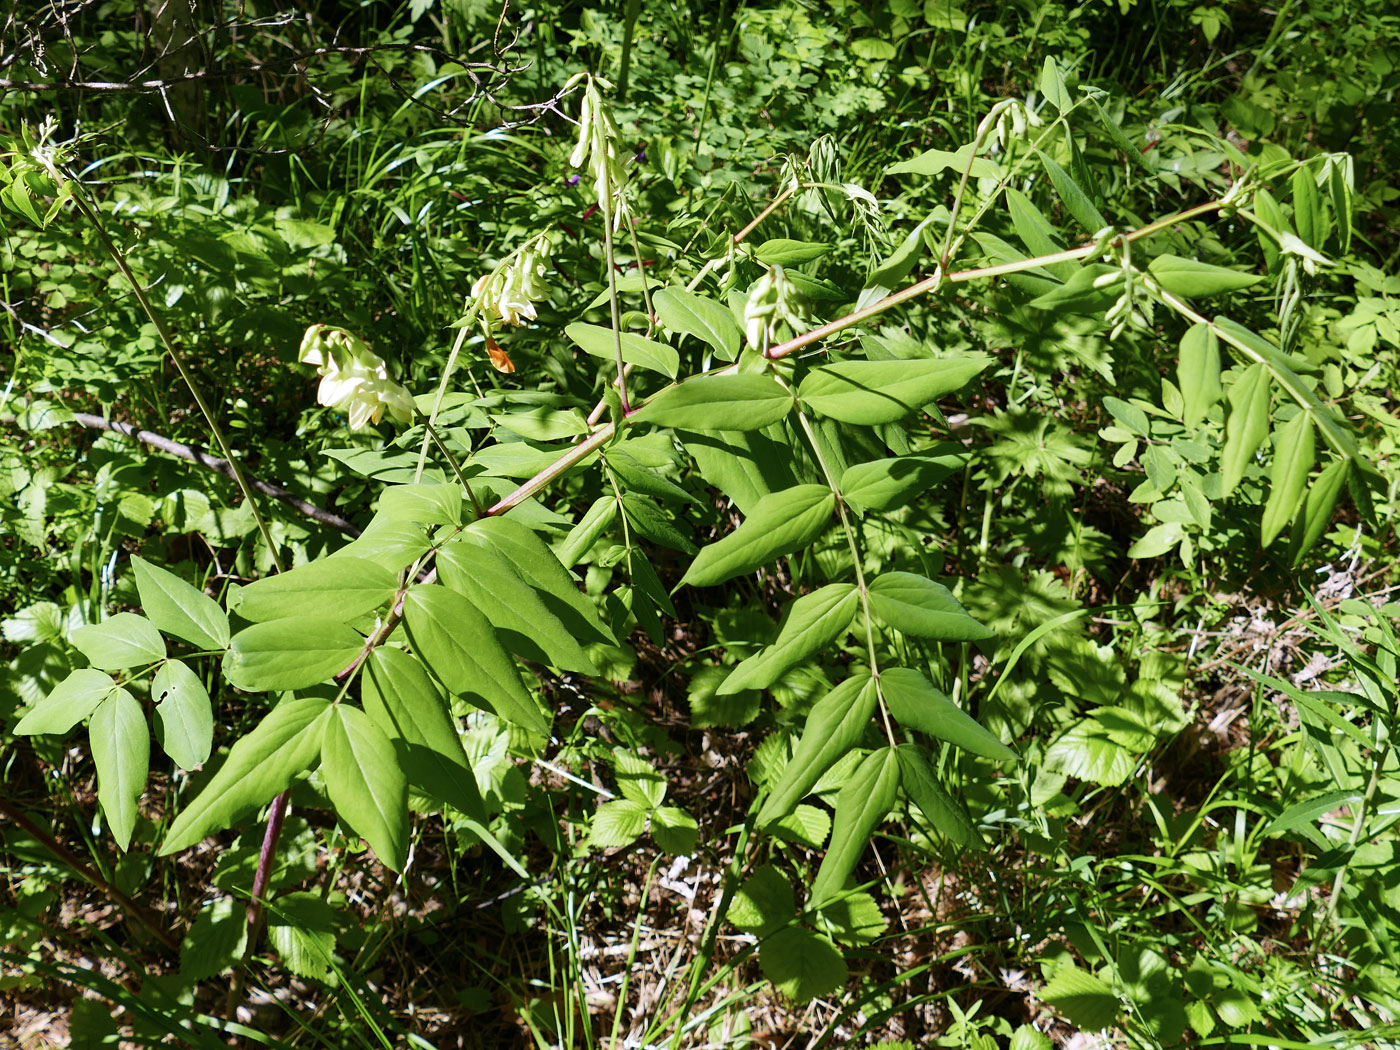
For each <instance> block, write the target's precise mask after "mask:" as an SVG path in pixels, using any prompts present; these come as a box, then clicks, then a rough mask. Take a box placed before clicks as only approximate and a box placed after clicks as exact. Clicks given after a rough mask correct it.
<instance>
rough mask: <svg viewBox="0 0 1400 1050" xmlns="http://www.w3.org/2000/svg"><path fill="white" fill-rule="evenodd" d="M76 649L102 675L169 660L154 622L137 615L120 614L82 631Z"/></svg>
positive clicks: (78, 632) (76, 636) (76, 634)
mask: <svg viewBox="0 0 1400 1050" xmlns="http://www.w3.org/2000/svg"><path fill="white" fill-rule="evenodd" d="M71 640H72V642H73V645H74V646H75V647H77V649H78V651H79V652H80V653H82V654H83V655H84V656H86V657H87V658H88V662H89V663H90V664H92V666H93V667H96V668H98V669H99V670H102V671H121V670H125V669H126V668H128V667H144V666H145V665H146V664H153V663H155V662H156V661H157V660H164V659H165V641H164V639H162V638H161V636H160V632H159V631H157V630H156V629H155V626H154V625H153V624H152V623H151V621H150V620H148V619H146V618H145V617H144V616H137V615H136V614H135V613H117V614H116V615H115V616H110V617H108V618H107V619H105V620H103V621H102V622H101V623H95V624H89V625H88V626H86V627H79V628H78V629H77V630H76V631H74V632H73V634H72V635H71Z"/></svg>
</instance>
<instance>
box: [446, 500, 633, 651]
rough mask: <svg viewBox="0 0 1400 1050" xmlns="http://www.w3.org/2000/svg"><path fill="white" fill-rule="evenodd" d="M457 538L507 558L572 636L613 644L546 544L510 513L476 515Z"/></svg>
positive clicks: (594, 613)
mask: <svg viewBox="0 0 1400 1050" xmlns="http://www.w3.org/2000/svg"><path fill="white" fill-rule="evenodd" d="M461 542H463V543H471V544H476V545H478V546H481V547H485V548H487V549H489V550H494V551H495V552H496V553H497V554H499V555H501V557H503V558H505V559H506V560H507V561H508V562H510V563H511V565H513V566H514V567H515V571H516V572H517V573H518V574H519V575H520V578H521V579H523V580H525V581H526V582H527V583H529V584H530V585H531V586H532V587H534V588H535V590H536V591H537V592H538V594H539V596H540V600H541V601H542V602H544V603H545V605H546V606H548V607H549V610H550V612H552V613H553V614H554V615H555V616H557V617H558V618H559V620H560V621H561V622H562V623H563V624H565V625H566V626H567V627H568V629H569V630H570V632H572V634H573V635H574V637H575V638H579V639H586V640H588V641H598V642H605V643H607V644H609V645H616V644H617V639H616V638H614V637H613V633H612V632H611V631H610V630H608V629H607V627H606V626H604V625H603V622H602V620H600V619H598V610H597V609H596V608H595V607H594V605H593V602H592V600H591V599H590V598H589V597H588V596H587V595H584V594H582V593H580V592H579V589H578V584H577V583H576V582H575V581H574V578H573V577H572V576H571V575H569V570H568V569H566V568H564V566H563V565H562V564H560V562H559V559H558V558H556V557H555V556H554V552H553V551H552V550H550V549H549V545H548V544H546V543H545V542H544V540H542V539H540V538H539V536H537V535H535V533H534V532H532V531H531V530H530V529H528V528H526V527H525V526H524V525H522V524H520V522H518V521H516V520H515V519H514V517H510V518H502V517H491V518H478V519H477V520H476V521H474V522H472V523H471V524H470V525H468V526H467V527H466V529H464V530H463V532H462V536H461Z"/></svg>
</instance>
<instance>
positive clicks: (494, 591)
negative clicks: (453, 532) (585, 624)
mask: <svg viewBox="0 0 1400 1050" xmlns="http://www.w3.org/2000/svg"><path fill="white" fill-rule="evenodd" d="M437 566H438V575H439V576H440V578H441V579H442V582H443V583H444V584H446V585H447V586H448V587H450V588H451V589H452V590H454V591H456V592H457V593H458V594H460V595H462V596H463V597H464V598H466V599H467V600H468V601H469V602H471V603H472V604H473V605H474V606H476V608H478V609H480V610H481V611H482V612H483V613H485V614H486V618H487V619H488V620H490V621H491V625H492V626H493V627H495V628H496V630H497V632H498V635H499V637H500V639H501V642H502V644H503V645H505V646H506V647H507V648H509V649H510V650H512V651H513V652H517V653H519V654H520V655H521V656H523V657H525V658H526V659H527V660H534V661H535V662H537V663H542V664H549V665H551V666H554V667H558V668H561V669H563V670H566V671H579V672H582V673H583V674H589V675H596V674H597V673H598V669H597V668H596V667H594V666H593V661H591V660H589V659H588V657H587V655H585V653H584V651H583V650H582V649H581V648H579V644H578V642H577V641H576V640H575V639H574V633H573V631H571V630H570V629H569V627H568V626H567V625H566V624H565V623H564V622H563V621H562V620H560V619H559V617H558V616H556V615H554V613H553V611H551V610H550V608H549V607H548V606H547V605H545V603H544V602H543V601H542V600H541V598H540V596H539V593H538V592H537V591H536V590H535V588H534V587H532V586H530V584H529V583H527V582H526V581H525V580H524V579H523V578H522V577H521V576H520V574H519V573H518V572H516V570H515V565H514V563H512V562H511V561H509V560H507V559H506V558H504V557H503V556H501V554H499V553H498V552H497V551H496V550H495V549H494V548H491V547H483V546H481V545H479V544H475V543H466V542H461V541H453V542H451V543H448V544H447V545H446V546H444V547H443V548H442V549H441V550H440V551H438V557H437Z"/></svg>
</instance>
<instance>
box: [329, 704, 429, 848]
mask: <svg viewBox="0 0 1400 1050" xmlns="http://www.w3.org/2000/svg"><path fill="white" fill-rule="evenodd" d="M321 779H322V780H324V781H325V784H326V791H327V792H328V793H329V795H330V797H331V802H332V804H333V805H334V806H335V812H336V816H337V817H339V818H340V819H341V820H342V821H344V822H345V824H346V825H348V826H349V827H350V829H351V830H352V831H354V832H355V834H356V835H359V836H360V838H362V839H364V840H365V841H366V842H368V843H369V844H370V847H371V848H372V849H373V850H374V854H375V856H376V857H378V858H379V861H380V863H381V864H383V865H384V866H385V867H388V868H392V869H393V870H394V871H402V870H403V865H404V861H405V860H406V859H407V858H408V782H407V780H405V779H404V775H403V770H402V769H400V768H399V762H398V756H397V755H396V754H395V753H394V745H393V744H392V743H390V742H389V738H388V737H387V736H385V735H384V732H383V731H382V730H381V729H380V728H379V727H378V726H377V725H375V724H374V721H373V720H372V719H371V718H370V717H369V716H368V715H366V714H365V713H364V712H363V711H361V710H359V709H358V708H354V707H348V706H346V705H345V704H337V705H336V706H335V707H334V708H332V709H331V715H330V718H329V719H328V720H327V722H326V731H325V735H324V737H322V739H321Z"/></svg>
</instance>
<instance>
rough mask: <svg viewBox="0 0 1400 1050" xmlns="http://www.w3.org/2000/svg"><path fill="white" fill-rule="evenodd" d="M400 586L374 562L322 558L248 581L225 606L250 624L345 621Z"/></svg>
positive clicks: (375, 605) (382, 601) (373, 606)
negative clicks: (310, 619)
mask: <svg viewBox="0 0 1400 1050" xmlns="http://www.w3.org/2000/svg"><path fill="white" fill-rule="evenodd" d="M443 487H444V488H445V487H446V486H443ZM398 586H399V580H398V577H397V576H395V575H394V574H393V573H392V572H390V571H389V570H388V569H386V568H384V566H382V565H379V564H376V563H375V562H372V561H366V560H364V559H363V558H346V557H336V558H321V559H319V560H318V561H313V562H309V563H307V564H306V565H300V566H298V567H297V568H295V569H292V570H291V571H290V572H279V573H278V574H277V575H276V576H268V577H267V578H266V579H262V580H258V581H257V582H256V583H250V584H249V585H248V586H247V587H244V588H243V589H242V591H240V592H239V593H238V595H237V596H236V597H235V598H234V599H232V600H231V601H230V602H229V608H230V610H232V611H233V612H236V613H237V614H238V615H239V616H241V617H243V619H245V620H251V621H253V622H254V623H265V622H267V621H268V620H284V619H290V618H292V617H294V616H314V617H317V618H318V619H323V620H326V619H332V618H333V619H337V620H339V621H340V622H341V623H346V622H348V621H350V620H353V619H355V618H356V617H357V616H363V615H364V614H365V613H367V612H372V611H374V610H375V609H377V608H379V607H380V606H381V605H384V604H386V603H387V602H388V601H389V599H390V598H392V597H393V596H394V592H395V591H396V590H398Z"/></svg>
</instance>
